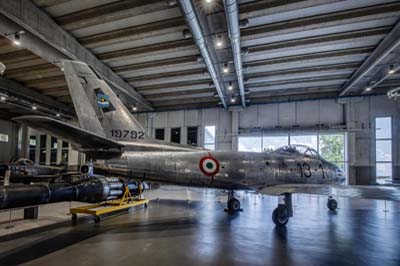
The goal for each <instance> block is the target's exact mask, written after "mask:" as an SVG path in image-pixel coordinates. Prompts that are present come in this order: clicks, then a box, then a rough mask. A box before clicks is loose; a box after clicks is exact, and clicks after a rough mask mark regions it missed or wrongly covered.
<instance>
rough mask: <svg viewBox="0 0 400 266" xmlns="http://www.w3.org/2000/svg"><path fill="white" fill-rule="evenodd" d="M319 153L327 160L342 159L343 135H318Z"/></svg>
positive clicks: (333, 161) (340, 160)
mask: <svg viewBox="0 0 400 266" xmlns="http://www.w3.org/2000/svg"><path fill="white" fill-rule="evenodd" d="M318 152H319V154H320V155H321V156H322V158H324V159H325V160H327V161H328V162H332V163H335V162H343V161H344V135H343V134H331V135H320V136H319V151H318Z"/></svg>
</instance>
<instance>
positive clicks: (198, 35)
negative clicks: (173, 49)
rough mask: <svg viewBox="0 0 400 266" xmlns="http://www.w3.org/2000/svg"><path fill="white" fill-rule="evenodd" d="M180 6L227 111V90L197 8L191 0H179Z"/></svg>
mask: <svg viewBox="0 0 400 266" xmlns="http://www.w3.org/2000/svg"><path fill="white" fill-rule="evenodd" d="M179 6H180V9H181V11H182V13H183V16H184V17H185V20H186V23H187V25H188V27H189V29H190V31H191V33H192V38H193V40H194V42H195V43H196V46H197V48H198V49H199V51H200V54H201V56H202V57H203V62H204V64H205V65H206V67H207V70H208V73H209V74H210V77H211V79H212V80H213V82H214V86H215V89H216V90H217V93H218V96H219V98H220V100H221V103H222V105H223V107H224V108H225V109H227V108H228V105H227V103H226V98H225V90H224V86H223V84H222V81H221V75H220V73H219V71H218V70H217V68H216V67H215V62H216V60H215V59H214V58H213V57H212V56H211V52H210V49H211V48H209V47H208V46H207V42H206V40H205V36H204V33H203V29H202V26H201V24H200V21H199V18H198V15H197V12H196V10H195V7H194V6H193V3H192V1H191V0H186V1H184V0H179Z"/></svg>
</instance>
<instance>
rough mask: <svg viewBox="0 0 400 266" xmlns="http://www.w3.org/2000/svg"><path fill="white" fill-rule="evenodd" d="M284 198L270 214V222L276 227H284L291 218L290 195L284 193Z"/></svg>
mask: <svg viewBox="0 0 400 266" xmlns="http://www.w3.org/2000/svg"><path fill="white" fill-rule="evenodd" d="M284 196H285V198H284V203H279V204H278V207H277V208H275V210H274V211H273V212H272V221H273V222H274V224H275V225H276V226H285V225H286V224H287V223H288V222H289V218H290V217H292V216H293V206H292V194H290V193H285V194H284Z"/></svg>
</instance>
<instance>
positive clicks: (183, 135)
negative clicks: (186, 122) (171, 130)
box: [181, 126, 187, 144]
mask: <svg viewBox="0 0 400 266" xmlns="http://www.w3.org/2000/svg"><path fill="white" fill-rule="evenodd" d="M181 144H187V127H186V126H182V127H181Z"/></svg>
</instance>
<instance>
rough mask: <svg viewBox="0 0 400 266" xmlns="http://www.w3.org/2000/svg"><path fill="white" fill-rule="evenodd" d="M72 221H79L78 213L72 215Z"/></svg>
mask: <svg viewBox="0 0 400 266" xmlns="http://www.w3.org/2000/svg"><path fill="white" fill-rule="evenodd" d="M71 219H72V221H73V222H76V220H78V215H77V214H76V213H72V214H71Z"/></svg>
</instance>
